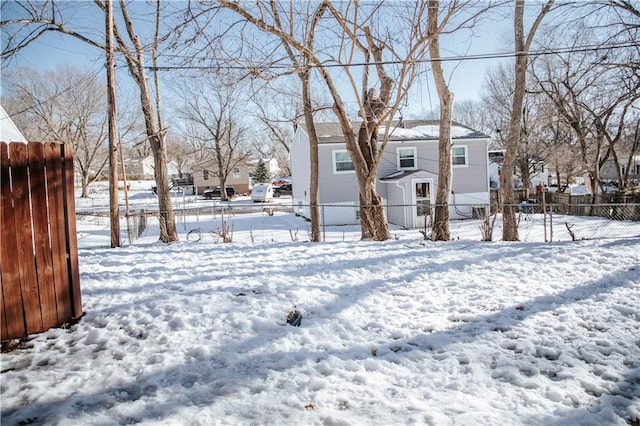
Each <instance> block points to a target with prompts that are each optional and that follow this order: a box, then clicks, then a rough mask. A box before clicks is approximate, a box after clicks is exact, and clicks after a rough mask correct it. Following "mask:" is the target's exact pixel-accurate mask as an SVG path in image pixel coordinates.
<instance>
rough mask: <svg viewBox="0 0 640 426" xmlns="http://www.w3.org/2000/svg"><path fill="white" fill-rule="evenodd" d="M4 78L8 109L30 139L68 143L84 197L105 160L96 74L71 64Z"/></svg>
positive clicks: (102, 108) (103, 124)
mask: <svg viewBox="0 0 640 426" xmlns="http://www.w3.org/2000/svg"><path fill="white" fill-rule="evenodd" d="M3 77H4V79H5V80H9V82H7V81H5V84H6V87H7V89H8V91H9V98H8V99H6V102H7V107H8V110H9V111H10V114H11V113H14V114H16V115H15V116H14V117H13V119H14V121H16V123H18V124H19V125H20V127H21V128H22V129H24V132H25V133H26V136H27V138H28V139H29V140H36V141H42V142H47V141H52V142H58V143H68V144H72V145H73V151H74V154H75V155H74V160H75V166H76V170H77V171H78V172H79V175H80V181H81V188H82V192H81V196H82V197H88V196H89V185H90V184H91V183H92V182H94V181H96V180H97V179H99V178H100V176H101V174H102V172H103V170H104V169H105V167H106V165H107V159H108V156H107V128H106V115H105V114H104V111H105V101H104V96H103V93H104V85H102V84H100V83H99V82H98V80H97V76H96V74H95V73H92V72H89V71H83V70H81V69H79V68H76V67H71V66H65V67H59V68H57V69H56V70H52V71H48V72H43V71H38V70H36V69H26V68H21V69H18V70H16V71H15V72H13V73H9V74H5V75H4V76H3Z"/></svg>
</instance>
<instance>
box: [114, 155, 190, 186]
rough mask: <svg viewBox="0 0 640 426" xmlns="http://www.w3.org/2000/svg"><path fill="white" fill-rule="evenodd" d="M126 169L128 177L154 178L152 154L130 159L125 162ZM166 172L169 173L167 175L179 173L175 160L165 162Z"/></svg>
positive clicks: (171, 175)
mask: <svg viewBox="0 0 640 426" xmlns="http://www.w3.org/2000/svg"><path fill="white" fill-rule="evenodd" d="M126 171H127V177H128V178H129V179H142V180H147V179H154V178H155V165H154V160H153V156H151V155H150V156H148V157H144V158H134V159H130V160H129V161H128V162H127V163H126ZM167 172H168V173H169V177H175V176H178V175H179V173H180V171H179V170H178V164H177V163H176V162H175V161H169V162H168V163H167Z"/></svg>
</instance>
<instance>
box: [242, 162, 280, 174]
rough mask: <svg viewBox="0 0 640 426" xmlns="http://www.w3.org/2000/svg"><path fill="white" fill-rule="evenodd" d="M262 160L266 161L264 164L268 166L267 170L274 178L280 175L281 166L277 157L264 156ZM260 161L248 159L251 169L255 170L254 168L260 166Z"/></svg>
mask: <svg viewBox="0 0 640 426" xmlns="http://www.w3.org/2000/svg"><path fill="white" fill-rule="evenodd" d="M262 161H263V162H264V165H265V167H266V168H267V171H268V172H269V174H270V175H271V177H272V178H274V177H277V176H279V175H280V166H279V165H278V160H277V159H275V158H272V159H268V158H263V159H262ZM259 162H260V161H259V160H251V161H247V165H248V166H249V167H250V168H251V171H252V172H253V170H254V169H255V168H256V167H257V166H258V163H259Z"/></svg>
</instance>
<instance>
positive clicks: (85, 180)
mask: <svg viewBox="0 0 640 426" xmlns="http://www.w3.org/2000/svg"><path fill="white" fill-rule="evenodd" d="M80 197H81V198H89V175H88V174H84V173H83V174H82V195H80Z"/></svg>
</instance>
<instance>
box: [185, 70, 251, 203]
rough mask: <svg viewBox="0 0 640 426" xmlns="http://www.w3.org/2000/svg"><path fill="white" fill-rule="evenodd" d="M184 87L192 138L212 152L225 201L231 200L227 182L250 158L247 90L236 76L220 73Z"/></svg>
mask: <svg viewBox="0 0 640 426" xmlns="http://www.w3.org/2000/svg"><path fill="white" fill-rule="evenodd" d="M195 81H197V83H196V84H193V81H190V82H189V85H188V86H184V87H183V90H184V93H185V94H186V95H187V96H186V97H185V106H184V111H183V116H184V118H185V119H186V120H187V121H188V122H189V123H190V124H191V125H192V126H191V128H192V129H193V130H195V132H194V133H193V134H191V135H190V139H194V140H199V141H200V142H201V143H202V146H203V147H205V149H207V150H209V151H210V152H211V154H210V155H211V157H212V159H213V161H214V163H215V167H216V170H212V172H213V174H214V175H215V176H216V177H217V178H218V180H219V182H220V189H221V191H220V194H221V197H222V200H226V199H227V193H226V190H225V188H226V182H227V179H228V177H229V175H230V174H231V172H232V171H233V168H234V167H236V166H237V165H238V164H240V163H243V162H246V161H247V159H248V158H249V154H250V151H249V149H248V146H249V143H248V133H249V131H248V127H247V125H246V123H243V120H242V117H243V116H244V115H246V112H245V110H244V109H243V108H242V107H244V105H245V104H246V101H247V100H246V99H244V98H243V92H244V89H243V87H241V86H240V85H239V84H238V79H237V77H236V76H235V75H233V74H229V75H223V74H221V73H218V74H216V75H212V76H203V77H200V78H199V79H198V80H195Z"/></svg>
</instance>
